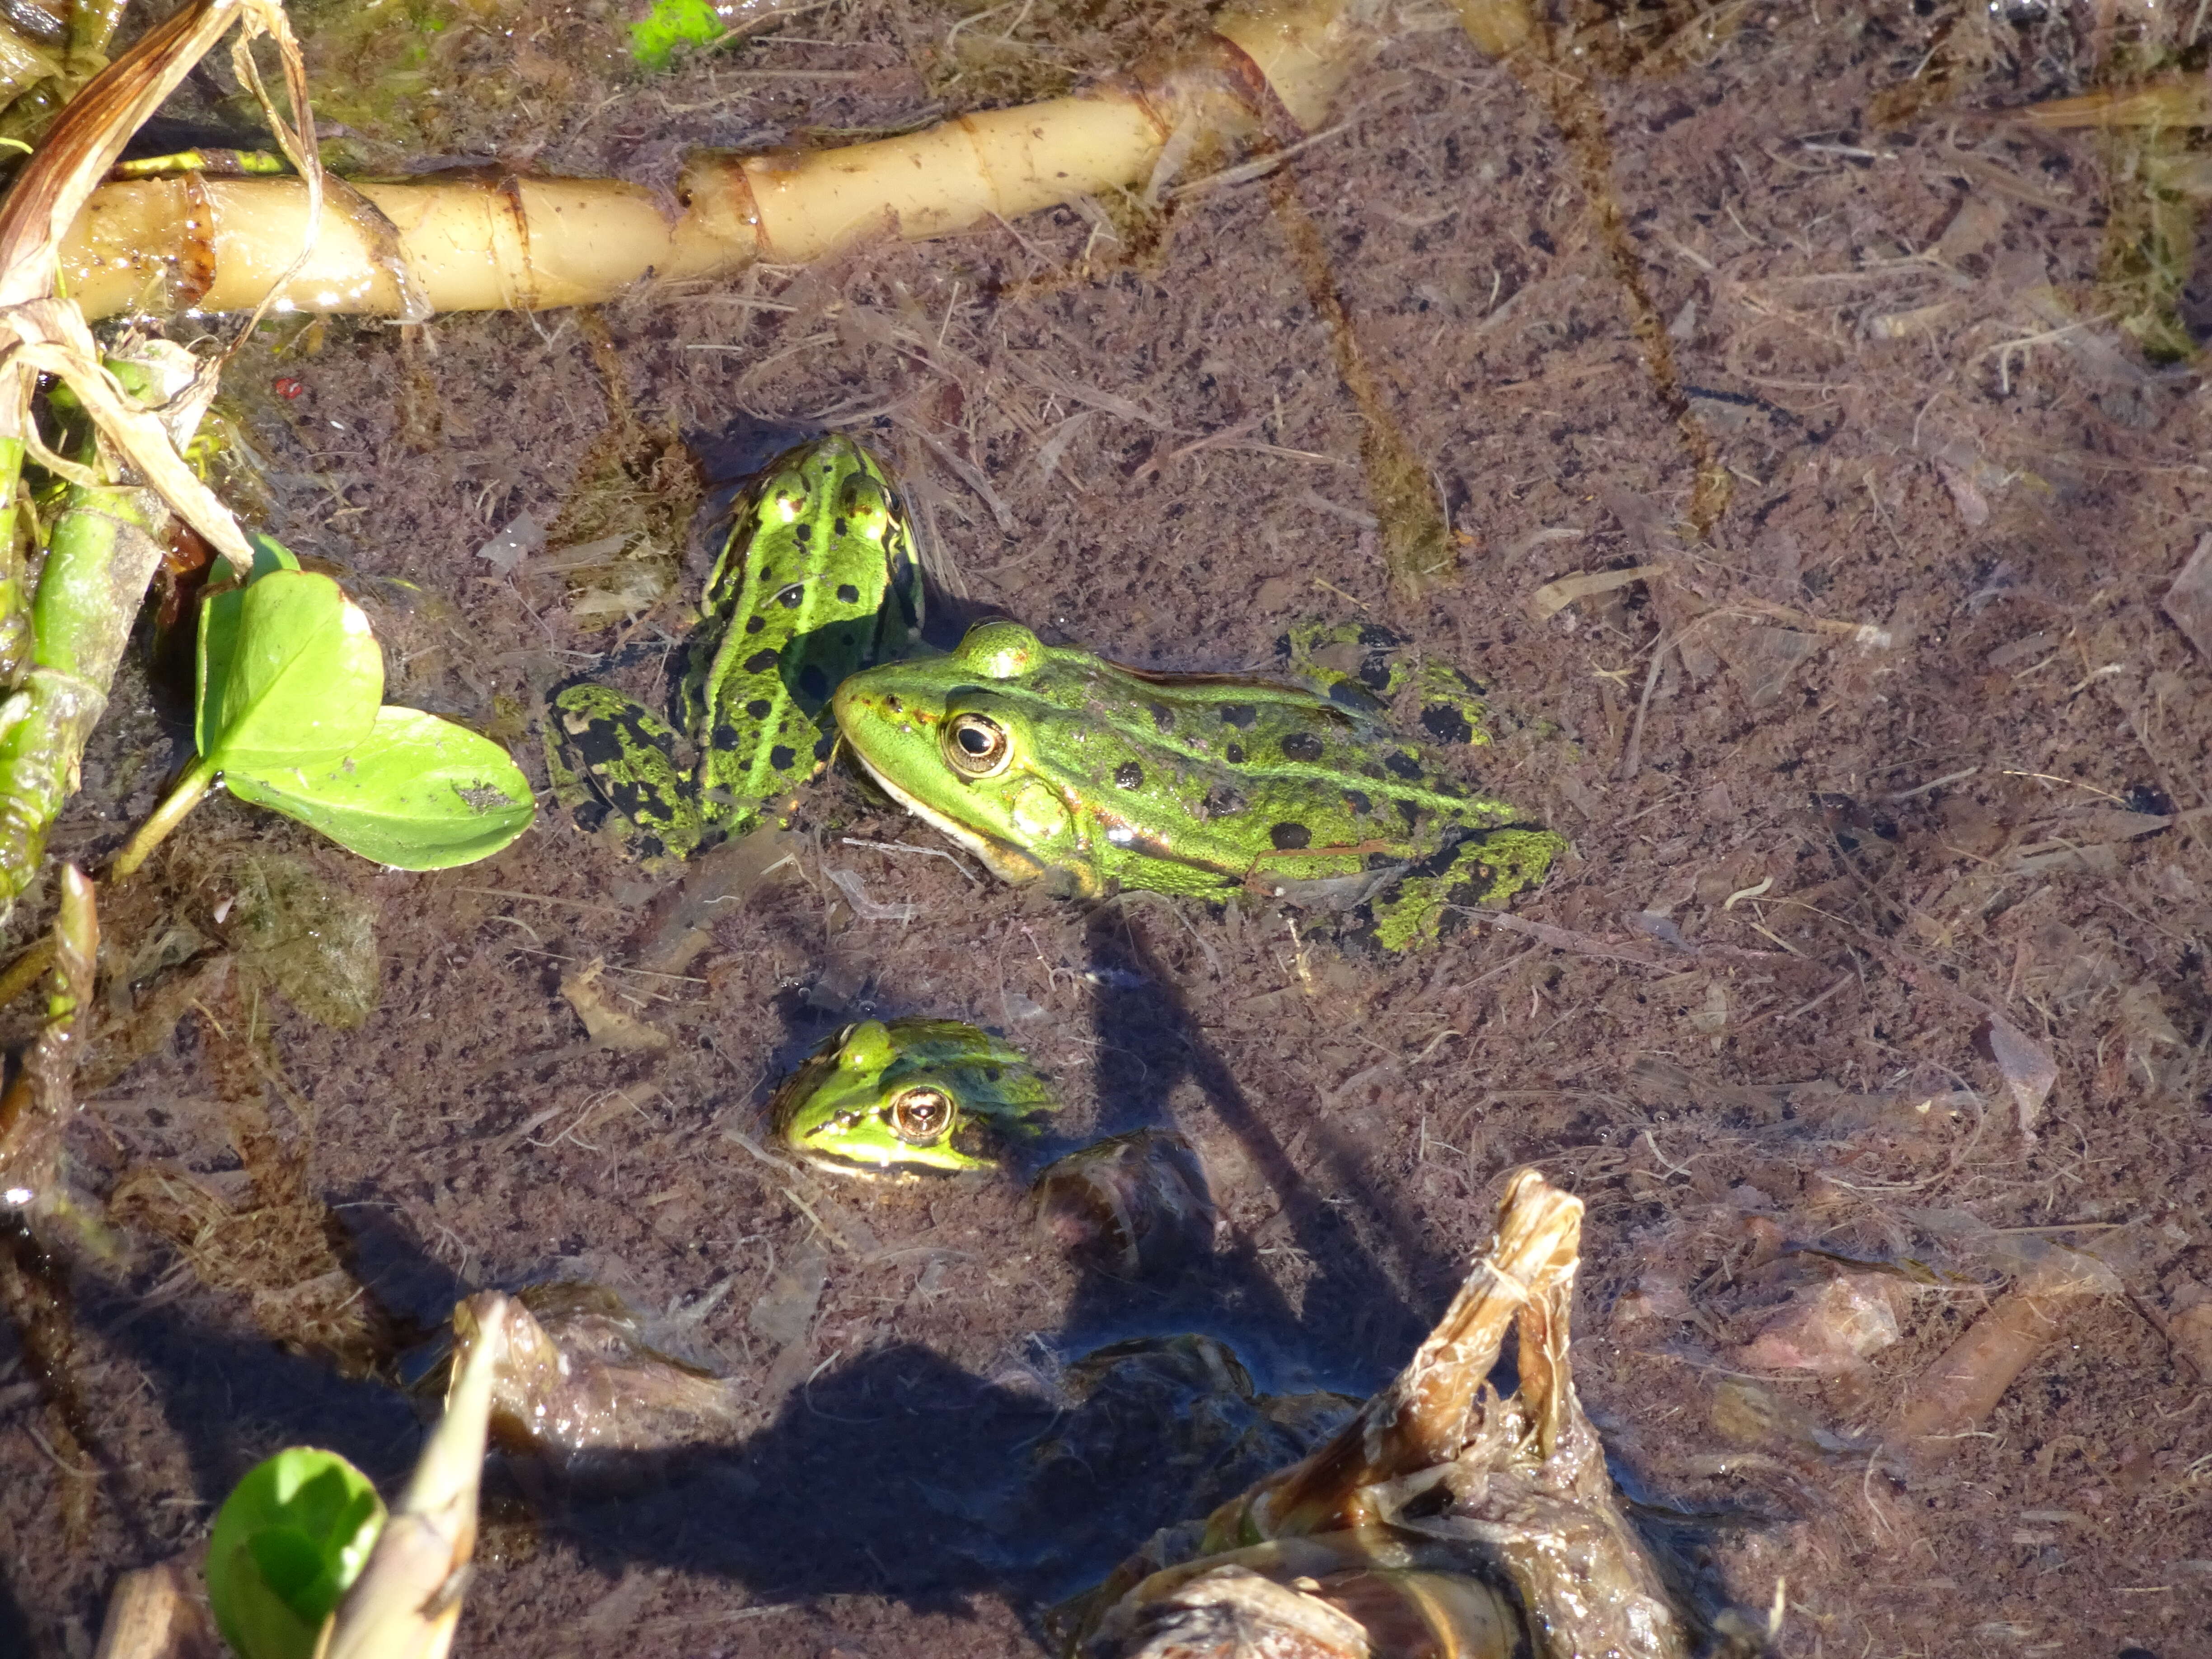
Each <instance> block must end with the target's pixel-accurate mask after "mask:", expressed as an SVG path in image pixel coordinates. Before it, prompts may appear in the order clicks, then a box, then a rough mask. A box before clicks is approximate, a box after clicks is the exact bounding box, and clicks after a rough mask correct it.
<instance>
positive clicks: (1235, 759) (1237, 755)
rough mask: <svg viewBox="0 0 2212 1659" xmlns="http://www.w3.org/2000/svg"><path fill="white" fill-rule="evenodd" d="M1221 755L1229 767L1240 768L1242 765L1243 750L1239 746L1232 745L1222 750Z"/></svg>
mask: <svg viewBox="0 0 2212 1659" xmlns="http://www.w3.org/2000/svg"><path fill="white" fill-rule="evenodd" d="M1221 753H1222V756H1223V757H1224V758H1225V759H1226V760H1227V761H1228V762H1229V763H1230V764H1231V766H1241V765H1243V762H1244V750H1243V748H1242V747H1240V746H1239V745H1237V744H1233V743H1232V744H1230V745H1229V747H1228V748H1226V749H1225V750H1222V751H1221Z"/></svg>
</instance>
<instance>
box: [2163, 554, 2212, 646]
mask: <svg viewBox="0 0 2212 1659" xmlns="http://www.w3.org/2000/svg"><path fill="white" fill-rule="evenodd" d="M2164 609H2165V611H2166V615H2167V616H2168V617H2172V619H2173V625H2174V626H2175V627H2176V628H2178V629H2180V630H2181V631H2182V632H2183V633H2184V634H2186V635H2188V636H2189V642H2190V643H2191V645H2193V646H2195V647H2197V653H2198V654H2199V655H2201V656H2203V658H2204V659H2206V660H2207V661H2212V534H2208V535H2205V536H2202V537H2200V538H2197V550H2196V551H2195V552H2194V553H2191V555H2190V556H2189V562H2188V563H2187V564H2185V565H2183V566H2182V567H2181V574H2179V575H2178V576H2176V577H2175V578H2174V579H2173V586H2171V587H2169V588H2167V589H2166V601H2165V605H2164Z"/></svg>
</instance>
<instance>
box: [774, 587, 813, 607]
mask: <svg viewBox="0 0 2212 1659" xmlns="http://www.w3.org/2000/svg"><path fill="white" fill-rule="evenodd" d="M805 597H806V584H805V582H793V583H791V584H790V585H788V586H786V587H785V588H784V589H783V591H782V592H780V593H778V594H777V595H776V596H775V602H776V603H777V604H778V605H781V606H782V607H783V608H784V609H785V610H786V611H796V610H798V609H799V602H800V601H801V600H802V599H805Z"/></svg>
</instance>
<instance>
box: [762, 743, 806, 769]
mask: <svg viewBox="0 0 2212 1659" xmlns="http://www.w3.org/2000/svg"><path fill="white" fill-rule="evenodd" d="M798 758H799V757H798V755H797V754H796V753H795V752H794V751H793V750H789V749H787V748H785V747H784V746H783V745H782V744H776V746H775V748H773V749H771V750H769V751H768V763H769V765H770V766H773V767H774V768H775V769H776V770H777V771H779V772H788V771H789V770H791V763H792V762H793V761H795V760H797V759H798Z"/></svg>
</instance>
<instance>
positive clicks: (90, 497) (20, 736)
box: [0, 485, 168, 914]
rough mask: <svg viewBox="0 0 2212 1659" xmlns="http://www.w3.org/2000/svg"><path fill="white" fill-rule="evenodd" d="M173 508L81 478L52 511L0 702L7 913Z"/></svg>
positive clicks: (1, 841)
mask: <svg viewBox="0 0 2212 1659" xmlns="http://www.w3.org/2000/svg"><path fill="white" fill-rule="evenodd" d="M167 518H168V510H167V508H166V507H163V506H162V505H161V499H160V498H159V497H158V496H156V495H155V494H154V493H153V492H152V491H151V490H148V489H137V488H133V487H129V486H124V485H106V486H102V487H100V488H96V489H95V488H88V487H86V486H83V485H72V486H71V487H70V489H69V491H68V493H67V495H65V497H64V504H63V507H62V511H61V513H60V514H59V515H58V517H57V518H56V519H55V520H54V526H53V531H52V534H51V535H50V536H49V537H48V538H47V542H46V569H45V571H44V572H43V573H42V574H41V575H40V579H39V592H38V598H37V599H36V600H35V601H33V605H32V610H31V625H32V630H33V637H34V640H35V643H34V645H33V649H32V658H31V666H30V669H29V671H27V673H26V674H25V675H24V676H23V678H22V680H21V684H18V685H17V687H16V689H15V695H14V696H11V697H9V699H8V701H7V702H5V703H4V704H0V914H4V907H5V906H7V905H9V904H12V903H13V902H14V901H15V899H16V898H17V897H18V896H21V893H22V892H23V890H24V889H26V888H27V887H28V886H29V885H30V884H31V882H32V881H33V878H35V877H36V876H37V874H38V872H39V860H40V856H41V854H44V852H45V851H46V832H47V831H48V830H49V829H52V827H53V822H54V818H55V817H56V815H57V814H58V813H59V812H60V811H61V808H62V803H63V802H64V801H65V800H66V799H68V798H69V796H70V793H71V792H72V791H73V790H74V789H75V788H76V784H77V769H78V766H79V763H81V762H82V758H83V756H84V745H85V740H86V739H87V738H89V737H90V736H91V735H92V729H93V727H94V726H95V725H96V724H97V723H98V722H99V720H100V714H101V712H102V711H103V710H104V709H105V708H106V707H107V688H108V684H109V682H110V681H112V679H113V678H114V676H115V666H116V664H117V663H118V662H119V661H121V659H122V657H123V649H124V647H125V644H126V643H127V642H128V641H129V640H130V637H131V623H132V621H133V619H134V618H136V617H137V614H138V606H139V605H140V603H141V602H142V601H143V599H144V598H145V596H146V587H147V585H148V584H149V582H151V581H152V580H153V579H154V572H155V568H156V567H158V566H159V565H160V563H161V543H160V542H159V541H158V540H156V539H155V536H156V533H157V532H159V531H160V530H161V528H162V527H163V526H165V525H166V523H167Z"/></svg>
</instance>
